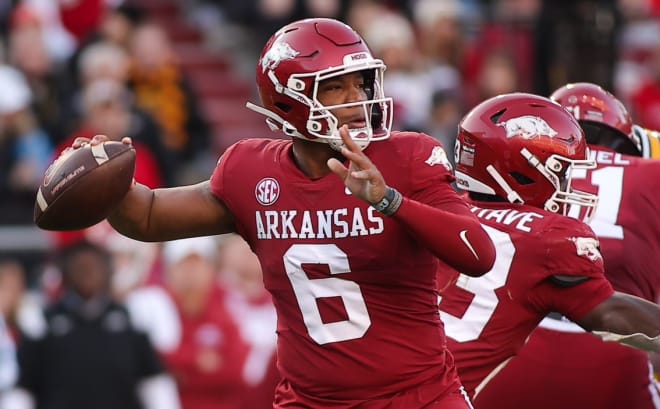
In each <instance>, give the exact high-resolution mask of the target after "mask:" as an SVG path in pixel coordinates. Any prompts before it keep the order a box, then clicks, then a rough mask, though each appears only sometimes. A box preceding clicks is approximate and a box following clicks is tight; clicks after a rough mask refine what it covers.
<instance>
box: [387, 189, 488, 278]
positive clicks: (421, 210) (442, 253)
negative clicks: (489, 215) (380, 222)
mask: <svg viewBox="0 0 660 409" xmlns="http://www.w3.org/2000/svg"><path fill="white" fill-rule="evenodd" d="M392 217H393V218H394V219H396V220H397V221H399V222H401V223H403V224H404V225H405V226H406V227H407V228H408V229H409V231H410V232H411V233H412V235H413V236H414V237H415V238H416V239H417V240H419V241H420V242H421V243H422V244H423V245H424V246H426V247H427V248H428V249H429V250H430V251H432V252H433V253H434V254H436V255H437V256H438V257H439V258H441V259H442V260H443V261H444V262H445V263H447V264H449V265H450V266H451V267H453V268H455V269H456V270H458V271H459V272H461V273H463V274H466V275H469V276H475V277H476V276H480V275H483V274H485V273H486V272H488V271H489V270H490V269H491V267H492V266H493V263H494V262H495V247H494V245H493V242H492V241H491V239H490V237H489V236H488V234H486V232H485V231H484V229H483V228H482V227H481V224H480V223H479V221H478V220H477V219H476V218H475V217H474V216H473V215H472V214H471V213H469V211H468V210H467V209H466V210H465V212H464V213H454V212H450V211H446V210H442V209H438V208H435V207H432V206H428V205H426V204H423V203H420V202H417V201H415V200H411V199H408V198H404V199H403V202H402V204H401V206H400V207H399V209H398V210H397V212H396V213H395V214H394V215H393V216H392Z"/></svg>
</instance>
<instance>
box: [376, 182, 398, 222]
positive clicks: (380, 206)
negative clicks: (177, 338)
mask: <svg viewBox="0 0 660 409" xmlns="http://www.w3.org/2000/svg"><path fill="white" fill-rule="evenodd" d="M402 202H403V195H402V194H401V193H399V192H398V191H397V190H396V189H393V188H391V187H388V188H387V190H386V191H385V196H383V198H382V199H380V201H379V202H378V203H374V204H372V205H371V207H373V208H374V209H376V210H378V211H379V212H381V213H382V214H384V215H385V216H392V215H393V214H394V213H396V211H397V210H399V207H400V206H401V203H402Z"/></svg>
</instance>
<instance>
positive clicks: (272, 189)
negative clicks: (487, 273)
mask: <svg viewBox="0 0 660 409" xmlns="http://www.w3.org/2000/svg"><path fill="white" fill-rule="evenodd" d="M254 195H255V197H256V198H257V201H258V202H259V203H261V204H262V205H264V206H270V205H272V204H273V203H275V202H276V201H277V198H278V197H280V184H279V183H277V180H275V179H273V178H264V179H261V180H260V181H259V183H257V187H256V188H255V189H254Z"/></svg>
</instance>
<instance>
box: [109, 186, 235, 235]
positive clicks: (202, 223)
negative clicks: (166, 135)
mask: <svg viewBox="0 0 660 409" xmlns="http://www.w3.org/2000/svg"><path fill="white" fill-rule="evenodd" d="M108 221H109V222H110V224H111V225H112V226H113V227H114V228H115V229H116V230H117V231H119V232H120V233H122V234H124V235H126V236H128V237H131V238H134V239H136V240H141V241H167V240H175V239H181V238H186V237H193V236H209V235H216V234H222V233H228V232H231V231H233V230H234V229H233V217H232V216H231V214H230V213H229V211H228V210H227V209H226V208H225V206H224V205H223V204H221V203H219V201H218V200H217V199H215V197H213V196H212V194H211V193H210V190H209V189H208V188H207V185H206V184H205V183H200V184H197V185H191V186H182V187H177V188H167V189H153V190H152V189H149V188H147V187H146V186H143V185H140V184H136V185H135V186H134V187H133V189H131V191H130V192H129V193H128V194H127V195H126V197H125V198H124V200H123V201H122V202H121V203H120V205H119V206H118V208H117V209H116V210H115V211H114V212H113V213H112V214H111V215H110V217H108Z"/></svg>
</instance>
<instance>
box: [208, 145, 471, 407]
mask: <svg viewBox="0 0 660 409" xmlns="http://www.w3.org/2000/svg"><path fill="white" fill-rule="evenodd" d="M439 146H440V145H439V143H438V142H437V141H435V140H434V139H433V138H431V137H429V136H427V135H423V134H416V133H397V132H394V133H392V135H391V137H390V139H388V140H387V141H382V142H375V143H372V144H370V145H369V146H368V147H367V148H366V150H365V152H366V154H367V155H368V156H369V158H370V159H371V161H372V162H373V163H374V164H376V166H378V168H379V169H380V171H381V173H382V174H383V176H384V177H385V179H386V180H387V181H388V184H389V185H390V186H392V187H394V188H396V189H397V190H399V191H400V192H401V193H402V194H403V195H404V196H407V197H410V198H412V199H415V200H417V201H420V202H423V203H426V204H429V205H432V206H437V205H439V204H442V203H449V202H451V203H454V202H456V203H459V202H461V199H460V198H459V197H458V195H457V194H456V193H455V192H454V191H453V189H452V188H451V185H450V183H451V182H452V181H453V176H452V175H451V172H450V169H448V168H447V167H445V166H434V165H437V164H438V163H437V162H436V161H433V160H431V157H432V153H434V154H437V153H438V149H439ZM435 157H436V156H433V158H435ZM211 186H212V190H213V192H214V194H215V195H217V197H218V198H219V199H220V200H222V201H223V203H225V205H226V206H227V207H228V208H229V209H230V210H231V212H232V214H233V216H234V219H235V223H236V230H237V232H238V233H239V234H240V235H241V236H242V237H243V238H244V239H245V240H246V241H247V242H248V243H249V244H250V246H251V248H252V250H253V251H254V252H255V253H256V254H257V256H258V258H259V260H260V262H261V266H262V268H263V273H264V284H265V287H266V289H267V290H268V291H269V292H270V293H271V294H272V296H273V302H274V304H275V308H276V311H277V318H278V323H277V333H278V349H277V354H278V367H279V370H280V372H281V374H282V376H283V378H284V379H285V381H286V382H287V384H289V385H291V386H292V387H293V388H294V389H296V390H297V391H299V392H300V394H301V395H302V394H304V395H307V396H314V397H319V398H321V399H324V400H343V401H351V400H368V399H372V398H382V397H384V396H389V395H393V394H396V393H398V392H400V391H403V390H406V389H409V388H412V387H415V386H417V385H421V384H423V383H427V382H429V381H434V382H437V383H440V382H441V383H443V384H446V385H447V389H451V388H458V385H459V383H458V380H457V378H456V374H455V371H454V368H453V362H452V361H451V359H450V358H448V355H447V354H446V347H445V337H444V333H443V329H442V326H441V325H440V320H439V316H438V313H437V300H436V293H435V291H434V289H435V285H436V271H437V270H438V268H439V262H438V259H437V258H436V257H435V256H434V255H433V254H432V253H430V252H429V251H428V250H426V249H425V248H424V247H423V246H420V245H419V243H418V242H417V241H416V240H414V239H413V238H412V237H411V236H410V235H409V234H408V232H407V231H406V230H405V229H404V227H403V226H402V225H400V224H399V223H397V222H396V221H395V220H393V219H390V218H387V217H386V216H384V215H382V214H381V213H379V212H377V211H376V210H375V209H373V208H372V207H371V206H369V205H368V204H367V203H365V202H364V201H362V200H360V199H359V198H357V197H354V196H353V195H351V194H350V192H349V191H347V189H345V186H344V184H343V181H342V180H341V179H340V178H339V177H337V176H336V175H334V174H329V175H327V176H325V177H322V178H320V179H316V180H310V179H309V178H308V177H307V176H305V175H304V174H303V173H302V172H301V171H300V170H299V169H298V168H297V167H296V164H295V162H294V160H293V155H292V142H291V141H285V140H264V139H254V140H244V141H241V142H238V143H237V144H235V145H233V146H232V147H230V148H229V149H228V150H227V151H226V152H225V153H224V154H223V156H222V158H221V159H220V161H219V164H218V167H217V169H216V171H215V172H214V174H213V176H212V178H211ZM446 270H448V269H446ZM446 273H447V274H453V273H452V272H451V271H446Z"/></svg>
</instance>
